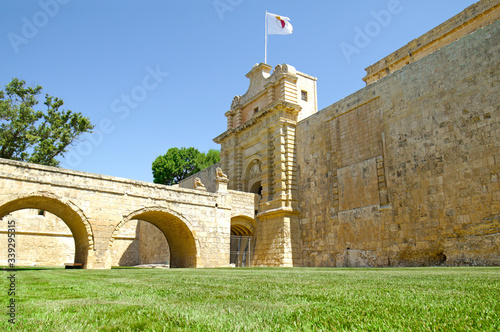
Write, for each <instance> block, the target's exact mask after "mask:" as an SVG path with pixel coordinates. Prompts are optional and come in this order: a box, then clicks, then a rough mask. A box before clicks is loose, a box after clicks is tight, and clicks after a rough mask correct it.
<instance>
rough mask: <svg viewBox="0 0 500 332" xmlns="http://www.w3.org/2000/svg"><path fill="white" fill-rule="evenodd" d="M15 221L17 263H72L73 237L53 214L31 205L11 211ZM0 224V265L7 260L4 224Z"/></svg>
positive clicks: (73, 252) (4, 263) (54, 264)
mask: <svg viewBox="0 0 500 332" xmlns="http://www.w3.org/2000/svg"><path fill="white" fill-rule="evenodd" d="M11 216H12V219H14V220H15V221H16V251H17V253H18V254H17V255H16V260H17V265H18V266H30V265H37V266H56V265H59V266H61V265H63V264H64V263H72V262H73V261H74V256H75V241H74V240H73V235H72V234H71V231H70V229H69V228H68V226H67V225H66V224H65V223H64V222H63V221H62V220H61V219H59V218H57V217H56V216H55V215H53V214H51V213H49V212H46V211H39V210H34V209H25V210H20V211H16V212H14V213H12V215H11ZM5 226H6V224H2V225H1V226H0V243H4V244H5V245H2V246H0V265H4V266H5V265H8V264H7V254H8V253H7V250H8V248H7V239H8V237H7V227H5Z"/></svg>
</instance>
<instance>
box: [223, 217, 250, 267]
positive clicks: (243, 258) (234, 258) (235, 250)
mask: <svg viewBox="0 0 500 332" xmlns="http://www.w3.org/2000/svg"><path fill="white" fill-rule="evenodd" d="M254 226H255V221H254V220H253V219H252V218H249V217H244V216H236V217H233V218H231V240H230V242H231V246H230V247H231V249H230V258H229V264H230V265H231V266H234V267H250V266H252V258H253V251H254V247H255V238H254V237H253V232H254Z"/></svg>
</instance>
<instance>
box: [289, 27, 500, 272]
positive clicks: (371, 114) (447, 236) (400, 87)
mask: <svg viewBox="0 0 500 332" xmlns="http://www.w3.org/2000/svg"><path fill="white" fill-rule="evenodd" d="M498 54H500V22H499V21H497V22H495V23H493V24H491V25H489V26H487V27H485V28H483V29H481V30H479V31H477V32H475V33H473V34H471V35H468V36H466V37H464V38H462V39H461V40H459V41H456V42H454V43H452V44H450V45H448V46H446V47H444V48H442V49H440V50H439V51H436V52H435V53H433V54H431V55H428V56H426V57H424V58H422V59H421V60H419V61H417V62H414V63H412V64H409V65H407V66H406V67H404V68H402V69H400V70H399V71H397V72H395V73H393V74H391V75H389V76H386V77H385V78H383V79H381V80H379V81H377V82H376V83H373V84H371V85H369V86H367V87H366V88H364V89H362V90H360V91H358V92H356V93H354V94H353V95H350V96H348V97H347V98H345V99H343V100H341V101H339V102H337V103H335V104H333V105H331V106H329V107H327V108H326V109H324V110H322V111H320V112H318V113H317V114H315V115H313V116H311V117H309V118H307V119H305V120H303V121H301V122H299V123H298V125H297V164H298V169H299V171H298V187H299V188H298V193H299V202H300V209H301V217H300V231H301V238H302V246H303V263H304V265H306V266H422V265H438V264H445V265H464V264H465V265H469V264H470V265H498V264H500V222H499V213H500V187H499V184H500V183H499V179H498V176H499V173H500V94H499V86H500V85H499V81H500V65H499V57H498Z"/></svg>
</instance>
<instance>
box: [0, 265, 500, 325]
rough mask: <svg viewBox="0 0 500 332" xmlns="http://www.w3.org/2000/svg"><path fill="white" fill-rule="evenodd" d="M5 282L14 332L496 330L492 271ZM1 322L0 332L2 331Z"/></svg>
mask: <svg viewBox="0 0 500 332" xmlns="http://www.w3.org/2000/svg"><path fill="white" fill-rule="evenodd" d="M2 273H3V277H2V282H1V287H2V290H1V292H2V296H1V299H2V307H3V308H6V306H7V304H8V300H9V298H10V297H9V296H8V294H7V291H8V279H7V277H8V272H5V271H4V272H2ZM15 274H16V297H15V300H16V324H15V329H13V330H16V331H186V330H188V331H191V330H193V331H410V330H411V331H499V330H500V268H498V267H479V268H478V267H463V268H401V269H340V268H295V269H292V268H246V269H113V270H63V269H35V270H26V271H17V272H15ZM3 311H4V312H6V309H4V310H3ZM2 316H3V317H2V319H1V321H0V330H10V327H11V325H12V324H10V323H8V316H7V315H6V314H3V315H2Z"/></svg>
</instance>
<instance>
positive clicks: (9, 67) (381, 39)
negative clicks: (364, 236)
mask: <svg viewBox="0 0 500 332" xmlns="http://www.w3.org/2000/svg"><path fill="white" fill-rule="evenodd" d="M474 2H476V1H472V0H438V1H436V0H418V1H417V0H413V1H412V0H399V1H397V0H372V1H368V0H363V1H362V0H349V1H348V0H343V1H340V0H339V1H331V0H328V1H327V0H323V1H319V0H318V1H314V0H313V1H290V0H273V1H264V0H216V1H214V0H198V1H194V0H177V1H170V0H151V1H139V0H136V1H127V0H120V1H103V0H100V1H95V0H86V1H77V0H41V1H28V0H26V1H24V0H23V1H14V0H0V85H2V86H4V85H5V84H7V83H8V82H10V80H11V79H12V77H18V78H21V79H23V80H25V81H26V82H27V83H28V84H29V85H37V84H38V85H41V86H43V88H44V90H43V92H44V93H48V94H50V95H53V96H57V97H60V98H62V99H63V100H64V102H65V105H64V106H65V108H66V109H71V110H72V111H77V112H81V113H83V114H84V115H85V116H88V117H90V118H91V120H92V122H93V123H94V124H96V129H97V130H99V131H101V132H102V133H101V135H94V137H93V138H92V139H90V140H89V139H88V138H86V139H83V140H82V142H79V143H77V144H76V145H74V146H73V147H72V148H70V152H69V154H68V157H67V158H66V159H62V163H63V165H65V166H66V167H67V168H70V169H75V170H80V171H85V172H92V173H98V174H106V175H113V176H119V177H125V178H131V179H136V180H143V181H152V175H151V163H152V162H153V160H154V159H155V158H156V157H157V156H158V155H161V154H164V153H166V151H167V150H168V149H169V148H171V147H183V146H184V147H190V146H193V147H196V148H198V149H199V150H200V151H202V152H206V151H208V150H209V149H214V148H215V149H219V146H218V145H217V144H215V143H213V141H212V139H213V138H214V137H216V136H217V135H219V134H221V133H222V132H224V131H225V129H226V118H225V116H224V113H225V112H226V111H227V110H228V109H229V107H230V105H231V101H232V99H233V97H234V96H235V95H241V94H244V93H245V92H246V90H247V88H248V79H247V78H246V77H245V74H246V73H247V72H248V71H249V70H250V69H251V68H252V66H253V65H254V64H256V63H260V62H263V60H264V14H265V11H266V10H267V11H269V12H271V13H274V14H278V15H283V16H287V17H289V18H290V19H291V23H292V24H293V27H294V32H293V34H292V35H287V36H280V35H270V36H269V51H268V52H269V53H268V61H267V62H268V63H269V64H270V65H272V66H273V67H274V66H276V65H277V64H281V63H288V64H290V65H293V66H294V67H296V68H297V70H299V71H302V72H304V73H306V74H309V75H312V76H315V77H317V78H318V102H319V108H320V109H322V108H324V107H326V106H328V105H330V104H332V103H334V102H336V101H338V100H340V99H342V98H344V97H346V96H348V95H349V94H351V93H353V92H355V91H357V90H359V89H360V88H362V87H363V86H364V85H365V84H364V82H363V81H362V78H363V77H364V76H365V71H364V69H365V68H366V67H367V66H369V65H371V64H373V63H375V62H376V61H378V60H380V59H381V58H383V57H384V56H386V55H388V54H390V53H392V52H393V51H395V50H397V49H398V48H400V47H401V46H404V45H405V44H406V43H408V42H409V41H410V40H412V39H414V38H416V37H418V36H420V35H422V34H423V33H425V32H427V31H428V30H430V29H432V28H434V27H435V26H437V25H439V24H441V23H442V22H444V21H445V20H447V19H448V18H450V17H452V16H453V15H455V14H457V13H459V12H460V11H462V10H463V9H465V8H466V7H468V6H469V5H471V4H473V3H474ZM388 9H391V10H392V13H391V12H390V11H388ZM387 12H389V13H390V15H389V16H387V15H385V16H384V15H383V13H387ZM377 15H378V16H379V18H378V20H379V21H377V19H376V18H375V16H377ZM377 26H378V28H377ZM370 28H371V29H372V30H369V32H370V35H371V36H368V37H369V40H364V41H363V43H360V41H359V40H357V45H356V35H357V33H358V31H360V30H362V31H363V30H366V29H370ZM347 44H348V45H351V46H353V47H356V48H357V49H358V53H353V54H351V55H350V56H346V55H345V54H344V52H343V51H342V49H341V45H344V46H345V45H347ZM127 96H128V97H127ZM69 156H71V158H70V157H69Z"/></svg>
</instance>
